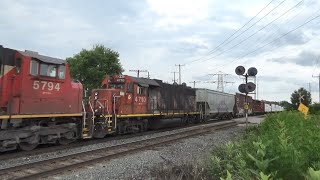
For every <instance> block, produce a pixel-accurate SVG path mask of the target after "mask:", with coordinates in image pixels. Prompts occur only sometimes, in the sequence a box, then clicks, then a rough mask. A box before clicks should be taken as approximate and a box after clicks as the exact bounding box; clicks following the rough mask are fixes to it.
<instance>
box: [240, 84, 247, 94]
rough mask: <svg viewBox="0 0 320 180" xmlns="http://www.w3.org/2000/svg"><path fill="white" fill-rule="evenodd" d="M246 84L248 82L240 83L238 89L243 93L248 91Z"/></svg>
mask: <svg viewBox="0 0 320 180" xmlns="http://www.w3.org/2000/svg"><path fill="white" fill-rule="evenodd" d="M245 85H246V84H240V85H239V87H238V90H239V91H240V92H241V93H246V89H245Z"/></svg>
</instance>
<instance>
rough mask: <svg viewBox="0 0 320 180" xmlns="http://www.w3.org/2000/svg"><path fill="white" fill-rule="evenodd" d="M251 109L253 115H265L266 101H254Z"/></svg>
mask: <svg viewBox="0 0 320 180" xmlns="http://www.w3.org/2000/svg"><path fill="white" fill-rule="evenodd" d="M251 107H252V115H261V114H264V113H265V105H264V101H260V100H255V99H253V100H252V104H251Z"/></svg>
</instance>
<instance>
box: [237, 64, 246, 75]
mask: <svg viewBox="0 0 320 180" xmlns="http://www.w3.org/2000/svg"><path fill="white" fill-rule="evenodd" d="M235 72H236V74H237V75H239V76H241V75H243V74H244V73H245V72H246V69H245V68H244V67H243V66H238V67H237V68H236V70H235Z"/></svg>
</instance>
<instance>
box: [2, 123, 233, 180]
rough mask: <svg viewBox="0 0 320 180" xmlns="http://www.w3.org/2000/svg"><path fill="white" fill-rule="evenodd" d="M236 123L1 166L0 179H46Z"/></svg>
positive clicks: (213, 124)
mask: <svg viewBox="0 0 320 180" xmlns="http://www.w3.org/2000/svg"><path fill="white" fill-rule="evenodd" d="M235 125H237V123H236V122H235V121H225V122H218V123H211V124H205V125H200V126H197V127H196V128H194V129H192V131H191V130H190V129H186V130H185V131H179V132H177V133H173V134H169V135H164V136H159V137H154V138H150V139H145V140H139V141H135V142H130V143H126V144H121V145H117V146H111V147H106V148H101V149H96V150H92V151H88V152H81V153H77V154H72V155H68V156H64V157H59V158H53V159H49V160H44V161H39V162H33V163H29V164H24V165H19V166H15V167H11V168H7V169H2V170H0V179H48V178H53V177H54V176H57V175H61V173H65V172H68V171H72V170H75V169H76V170H80V169H81V168H85V167H87V166H90V165H93V164H96V163H101V162H106V161H109V160H112V159H116V158H119V157H123V156H125V155H129V154H133V153H137V152H140V151H143V150H148V149H152V148H155V147H159V146H162V145H166V144H170V143H173V142H176V141H179V140H182V139H185V138H189V137H192V136H197V135H201V134H205V133H208V132H212V131H214V130H219V129H225V128H230V127H233V126H235Z"/></svg>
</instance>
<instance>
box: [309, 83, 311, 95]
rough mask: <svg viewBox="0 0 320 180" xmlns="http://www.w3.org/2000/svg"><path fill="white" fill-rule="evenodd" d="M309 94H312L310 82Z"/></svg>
mask: <svg viewBox="0 0 320 180" xmlns="http://www.w3.org/2000/svg"><path fill="white" fill-rule="evenodd" d="M309 92H310V94H311V83H310V82H309Z"/></svg>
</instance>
